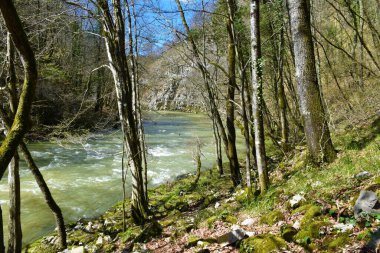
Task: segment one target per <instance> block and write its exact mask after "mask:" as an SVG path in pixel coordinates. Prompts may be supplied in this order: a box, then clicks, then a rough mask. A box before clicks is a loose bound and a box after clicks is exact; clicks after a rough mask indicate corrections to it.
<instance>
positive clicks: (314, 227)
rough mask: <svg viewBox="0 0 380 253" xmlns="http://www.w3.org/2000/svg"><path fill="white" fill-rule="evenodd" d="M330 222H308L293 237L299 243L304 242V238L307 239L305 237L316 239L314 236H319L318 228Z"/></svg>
mask: <svg viewBox="0 0 380 253" xmlns="http://www.w3.org/2000/svg"><path fill="white" fill-rule="evenodd" d="M329 224H330V223H329V222H325V221H312V222H310V223H308V224H305V225H304V226H303V227H302V228H301V230H300V231H299V232H298V233H297V234H296V235H295V237H294V238H295V239H296V241H297V242H299V243H303V242H305V240H307V238H309V239H310V241H311V239H316V238H320V234H319V232H320V229H321V228H322V227H323V226H327V225H329Z"/></svg>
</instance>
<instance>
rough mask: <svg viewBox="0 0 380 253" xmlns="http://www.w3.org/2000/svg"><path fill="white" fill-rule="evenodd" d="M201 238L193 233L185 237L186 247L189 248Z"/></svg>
mask: <svg viewBox="0 0 380 253" xmlns="http://www.w3.org/2000/svg"><path fill="white" fill-rule="evenodd" d="M200 239H201V238H199V237H198V236H195V235H190V236H189V237H188V238H187V244H186V247H187V248H190V247H194V246H196V245H197V243H198V241H199V240H200Z"/></svg>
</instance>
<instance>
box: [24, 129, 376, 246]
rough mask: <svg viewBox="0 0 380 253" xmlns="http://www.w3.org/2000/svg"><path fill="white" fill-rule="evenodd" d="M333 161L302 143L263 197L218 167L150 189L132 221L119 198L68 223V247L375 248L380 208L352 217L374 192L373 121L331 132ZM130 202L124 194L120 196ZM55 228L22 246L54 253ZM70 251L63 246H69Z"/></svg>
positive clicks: (278, 169) (277, 170)
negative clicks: (142, 211) (147, 215)
mask: <svg viewBox="0 0 380 253" xmlns="http://www.w3.org/2000/svg"><path fill="white" fill-rule="evenodd" d="M334 141H335V143H336V145H337V147H338V149H339V156H338V158H337V159H336V161H335V162H333V163H332V164H330V165H327V166H324V167H315V166H313V165H312V164H309V163H308V162H307V159H306V157H307V154H306V152H305V151H304V150H303V149H302V148H300V149H299V150H298V151H297V152H295V153H294V154H292V155H291V156H289V157H287V158H284V159H283V160H282V161H281V162H280V163H279V164H278V165H277V166H276V168H274V169H273V170H272V172H271V179H272V184H271V187H270V189H269V190H268V192H267V193H266V194H265V195H263V196H258V197H253V198H251V199H250V200H248V199H247V196H246V191H245V190H244V189H241V188H238V189H233V187H232V184H231V182H230V181H231V180H230V179H229V177H228V176H227V175H226V176H222V177H220V176H219V175H218V172H217V171H216V170H209V171H205V172H203V173H202V176H201V178H200V180H199V182H198V183H197V184H196V185H194V184H193V182H194V177H193V176H189V177H187V178H185V179H182V180H179V181H175V182H173V183H168V184H163V185H160V186H158V187H156V188H153V189H150V190H149V196H150V204H151V210H152V211H153V212H154V214H155V216H154V217H152V222H151V223H149V224H147V225H146V226H143V227H139V226H135V225H133V223H132V222H131V220H130V217H129V216H128V215H129V212H128V210H127V217H126V218H127V229H126V231H123V229H122V228H123V226H122V224H123V221H122V203H118V204H117V205H115V206H114V207H112V208H111V209H110V210H108V211H107V212H106V213H104V214H103V215H101V216H100V217H98V218H96V219H91V220H80V221H78V222H76V223H74V224H71V225H70V226H68V228H67V231H68V242H69V248H70V249H74V251H72V252H131V251H132V250H133V251H135V252H238V251H239V250H240V251H241V252H269V251H272V250H274V251H276V250H285V249H286V250H289V251H290V252H306V251H314V252H343V251H345V252H375V249H376V247H377V243H378V242H379V232H378V224H379V221H380V217H379V215H373V216H371V215H367V216H366V215H363V216H361V217H358V218H355V216H354V213H353V205H354V204H355V201H356V199H357V198H358V196H359V192H360V191H361V190H364V189H366V190H369V191H373V192H375V193H376V194H377V195H378V196H379V195H380V173H379V168H380V135H379V129H378V126H376V124H375V125H372V126H366V127H365V128H362V129H355V131H352V132H350V134H347V133H346V134H345V135H344V136H343V135H342V136H336V137H335V140H334ZM126 206H127V207H129V201H128V200H127V201H126ZM55 241H56V238H55V235H54V234H53V235H50V236H45V237H44V238H42V239H40V240H39V241H37V242H35V243H33V244H31V245H30V246H28V248H27V250H26V252H56V250H55V248H54V242H55ZM67 252H69V251H67Z"/></svg>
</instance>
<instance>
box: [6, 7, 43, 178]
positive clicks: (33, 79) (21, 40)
mask: <svg viewBox="0 0 380 253" xmlns="http://www.w3.org/2000/svg"><path fill="white" fill-rule="evenodd" d="M0 11H1V13H2V15H3V18H4V21H5V25H6V27H7V29H8V31H9V33H11V34H12V40H13V43H14V45H15V47H16V48H17V50H18V52H19V53H20V57H21V59H22V63H23V66H24V72H25V76H24V84H23V88H22V93H21V96H20V102H19V105H18V108H17V111H16V113H15V119H14V121H13V125H12V127H11V129H10V130H9V133H8V134H7V136H6V137H5V140H4V141H3V142H2V144H1V146H0V178H2V176H3V175H4V172H5V170H6V168H7V166H8V164H9V163H10V161H11V160H12V157H13V155H14V153H15V152H16V150H17V146H18V144H19V143H20V142H21V141H22V138H23V136H24V134H25V133H26V131H27V130H28V129H29V127H30V122H29V114H30V111H31V105H32V101H33V97H34V91H35V88H36V84H37V68H36V61H35V58H34V54H33V51H32V49H31V47H30V45H29V42H28V38H27V36H26V34H25V32H24V29H23V27H22V24H21V20H20V18H19V17H18V14H17V11H16V9H15V7H14V5H13V3H12V1H11V0H3V1H0Z"/></svg>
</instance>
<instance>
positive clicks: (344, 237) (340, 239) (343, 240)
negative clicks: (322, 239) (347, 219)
mask: <svg viewBox="0 0 380 253" xmlns="http://www.w3.org/2000/svg"><path fill="white" fill-rule="evenodd" d="M349 241H350V237H349V236H348V234H340V235H338V236H337V237H336V238H335V239H334V240H332V241H331V242H330V243H329V244H328V246H327V248H328V249H329V250H330V251H331V250H337V249H340V248H342V247H344V246H345V245H346V244H347V243H348V242H349Z"/></svg>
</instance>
